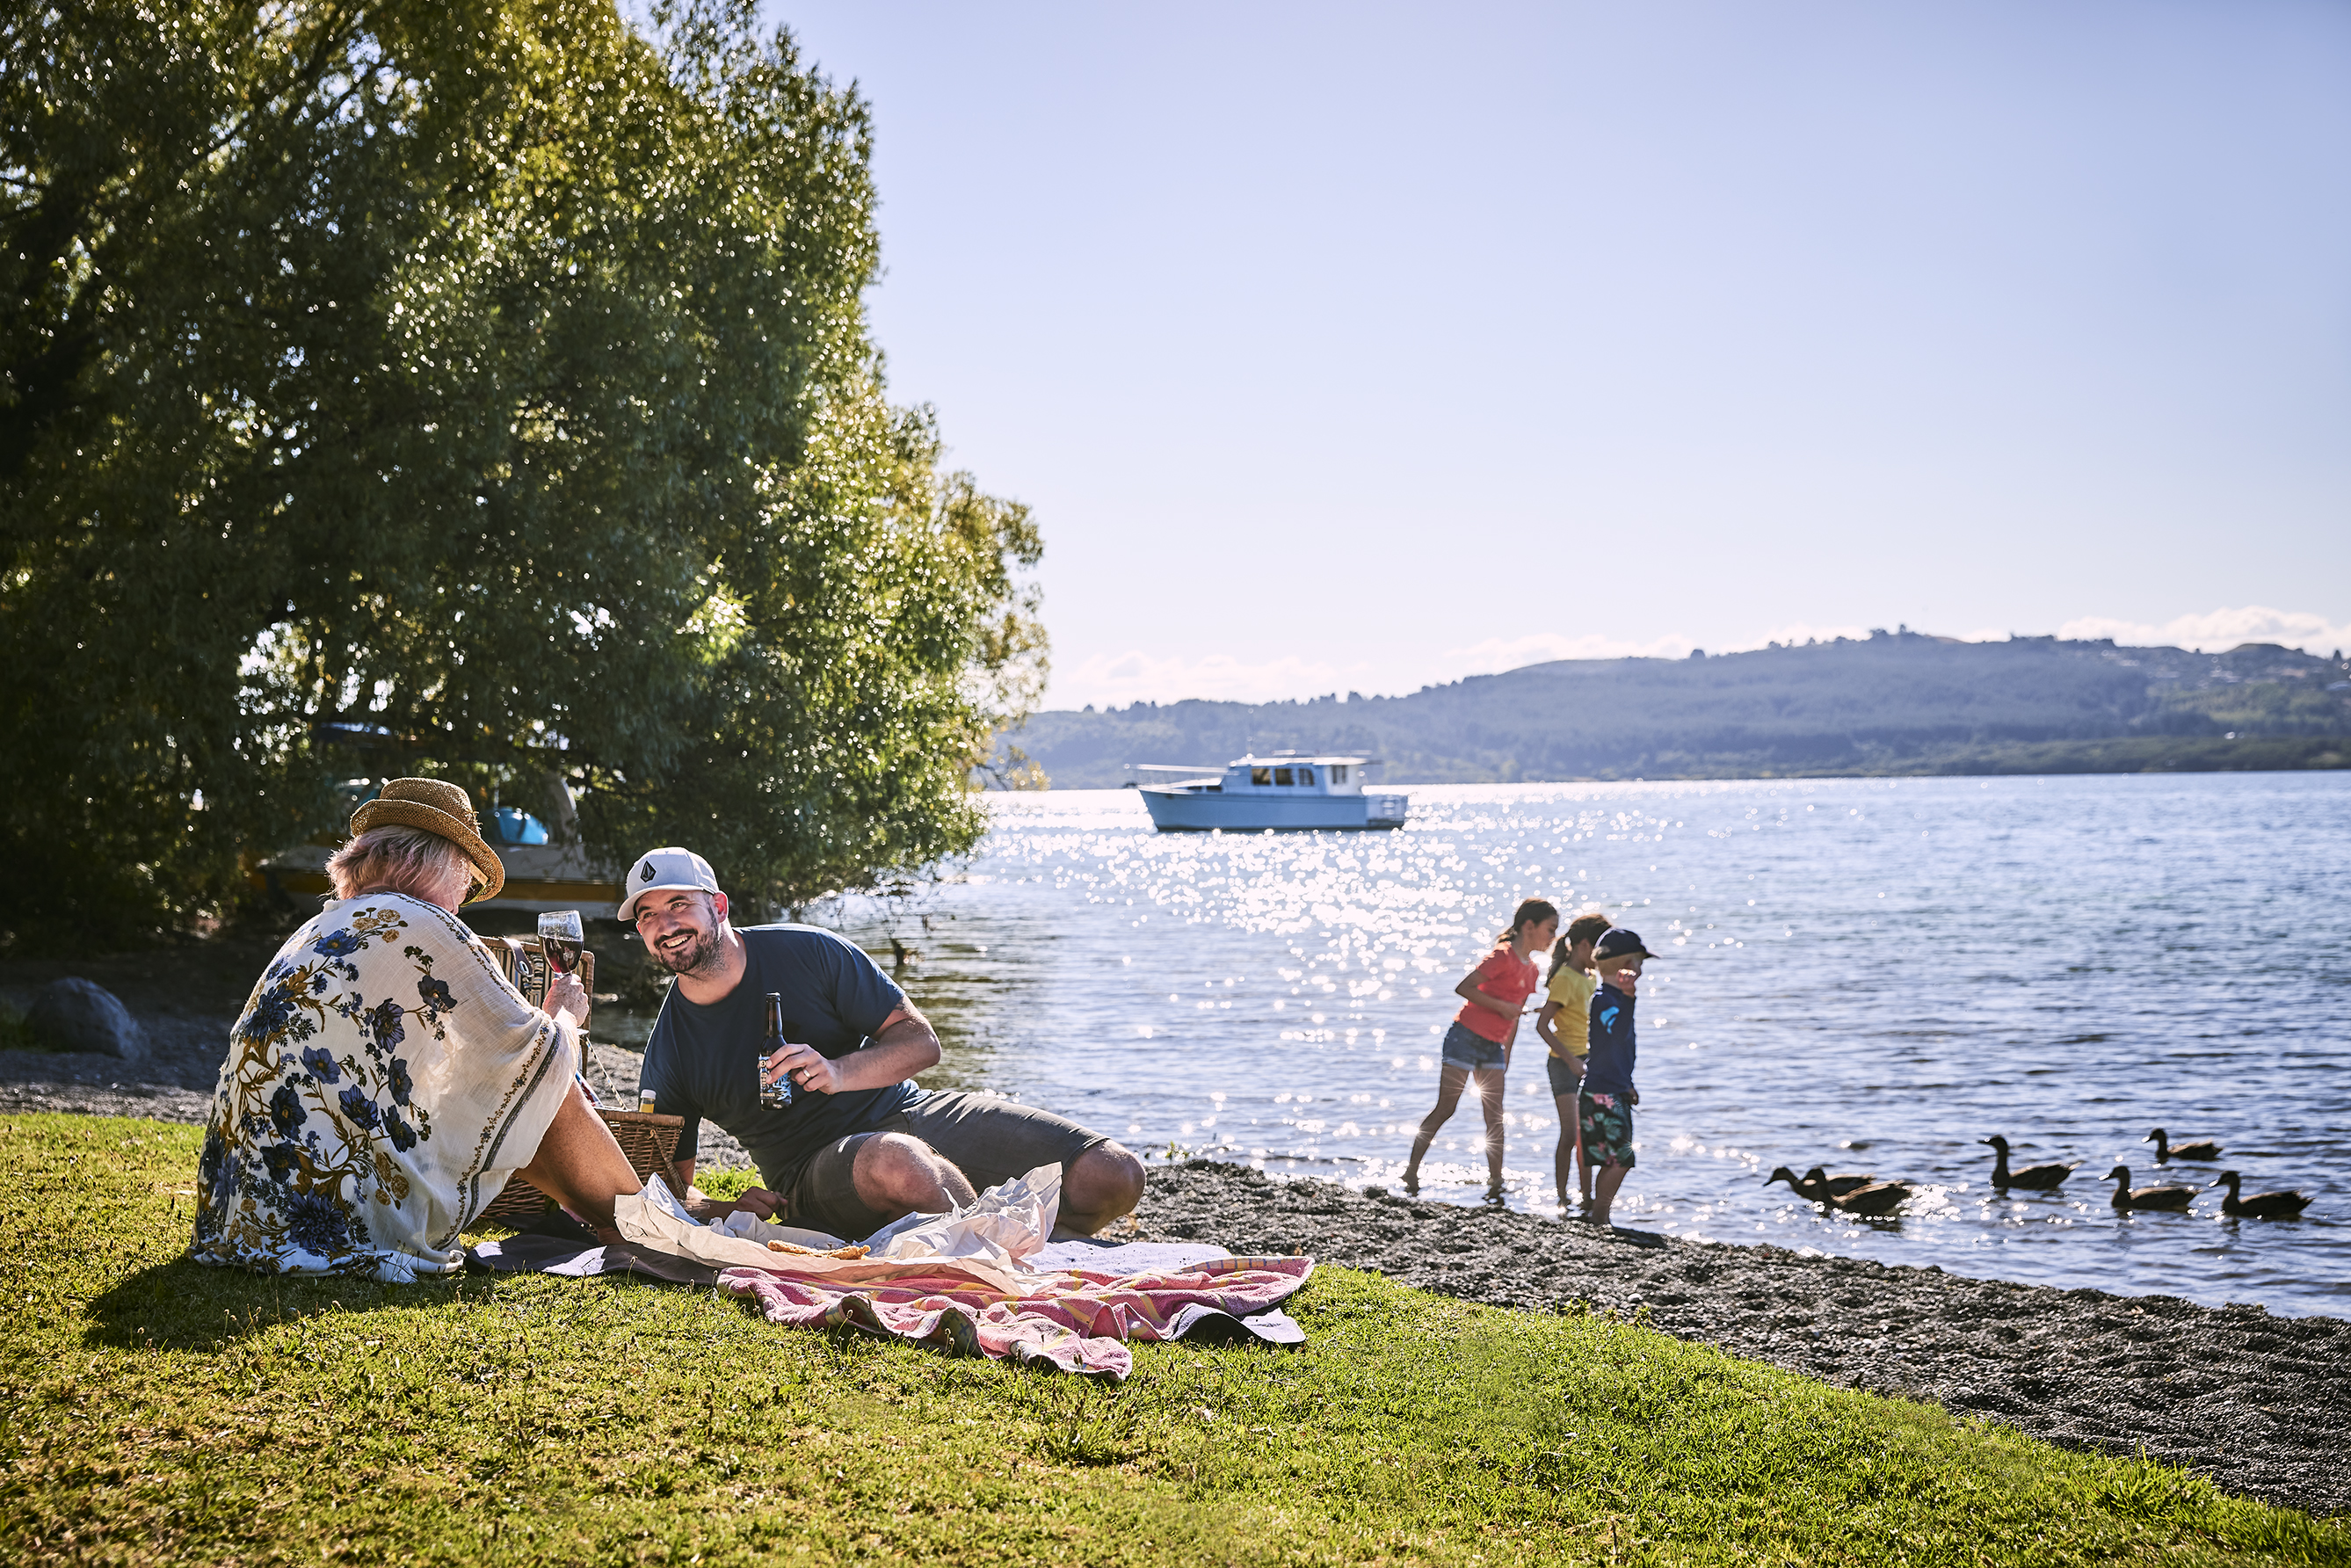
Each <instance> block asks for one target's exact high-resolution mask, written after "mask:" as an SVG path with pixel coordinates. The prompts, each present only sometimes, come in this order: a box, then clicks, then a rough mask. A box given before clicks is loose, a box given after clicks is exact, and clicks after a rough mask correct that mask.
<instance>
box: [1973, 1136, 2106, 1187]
mask: <svg viewBox="0 0 2351 1568" xmlns="http://www.w3.org/2000/svg"><path fill="white" fill-rule="evenodd" d="M1976 1141H1977V1142H1978V1143H1980V1144H1990V1145H1991V1185H1992V1186H1996V1187H2003V1188H2004V1187H2011V1186H2021V1187H2022V1188H2024V1189H2025V1190H2026V1191H2028V1192H2055V1191H2056V1190H2057V1189H2058V1188H2059V1187H2060V1186H2064V1182H2065V1178H2066V1177H2067V1176H2072V1175H2073V1174H2074V1166H2078V1165H2080V1164H2081V1163H2082V1162H2081V1161H2079V1160H2069V1161H2067V1162H2065V1163H2064V1165H2057V1164H2054V1163H2052V1164H2049V1165H2041V1166H2025V1167H2024V1168H2023V1169H2022V1170H2011V1169H2009V1168H2008V1140H2007V1139H2006V1138H2003V1137H2001V1135H2000V1134H1998V1133H1994V1134H1992V1135H1991V1137H1989V1138H1979V1139H1977V1140H1976Z"/></svg>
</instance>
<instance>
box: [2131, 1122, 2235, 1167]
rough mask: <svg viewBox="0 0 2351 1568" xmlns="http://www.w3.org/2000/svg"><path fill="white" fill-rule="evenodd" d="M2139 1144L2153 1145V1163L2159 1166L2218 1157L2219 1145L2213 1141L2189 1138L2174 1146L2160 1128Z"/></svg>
mask: <svg viewBox="0 0 2351 1568" xmlns="http://www.w3.org/2000/svg"><path fill="white" fill-rule="evenodd" d="M2139 1142H2140V1143H2142V1144H2153V1145H2155V1163H2156V1164H2157V1165H2159V1166H2161V1165H2168V1164H2170V1163H2171V1162H2172V1161H2173V1160H2217V1159H2219V1158H2220V1145H2219V1144H2218V1143H2216V1142H2215V1141H2214V1140H2212V1139H2210V1138H2190V1139H2189V1140H2188V1142H2186V1143H2184V1144H2175V1143H2173V1142H2171V1141H2170V1140H2169V1139H2168V1138H2166V1137H2165V1136H2164V1135H2163V1129H2162V1128H2160V1127H2158V1128H2157V1129H2156V1130H2155V1131H2154V1132H2152V1133H2149V1134H2147V1136H2146V1137H2144V1138H2141V1139H2140V1140H2139Z"/></svg>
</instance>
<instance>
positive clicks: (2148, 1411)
mask: <svg viewBox="0 0 2351 1568" xmlns="http://www.w3.org/2000/svg"><path fill="white" fill-rule="evenodd" d="M134 1006H135V1004H134ZM137 1011H138V1012H139V1013H140V1015H141V1023H142V1024H143V1025H144V1026H145V1027H146V1029H147V1030H148V1033H149V1039H150V1042H151V1044H150V1050H149V1051H148V1053H147V1055H146V1056H145V1057H144V1058H142V1059H141V1060H138V1061H124V1060H120V1059H116V1058H112V1057H105V1056H91V1055H81V1054H70V1053H62V1052H57V1053H52V1052H39V1051H0V1113H24V1112H65V1113H78V1114H89V1115H113V1116H136V1117H146V1118H151V1119H154V1120H158V1121H165V1122H182V1123H195V1122H201V1121H203V1120H204V1117H205V1116H206V1114H207V1113H209V1111H210V1108H211V1101H212V1092H213V1087H214V1081H215V1078H216V1076H217V1074H218V1072H219V1064H220V1044H219V1042H220V1039H221V1034H222V1031H223V1030H224V1029H225V1023H224V1021H223V1020H222V1019H219V1018H217V1017H216V1016H207V1014H208V1012H209V1009H206V1010H205V1012H198V1011H197V1010H196V1009H190V1010H189V1011H187V1012H180V1011H178V1010H177V1009H173V1010H172V1011H171V1012H167V1013H159V1012H158V1011H154V1010H150V1009H148V1008H138V1009H137ZM637 1063H638V1057H637V1055H636V1053H634V1052H632V1051H624V1050H622V1049H620V1048H618V1047H612V1046H596V1047H593V1048H592V1050H591V1052H590V1062H589V1077H590V1082H592V1083H594V1084H595V1086H596V1088H597V1090H598V1092H600V1093H601V1094H603V1095H604V1097H605V1099H606V1101H607V1103H612V1104H626V1103H629V1101H630V1100H631V1098H632V1095H633V1092H634V1089H635V1078H636V1068H637ZM699 1158H700V1160H701V1163H702V1164H703V1165H704V1166H705V1168H718V1167H722V1166H727V1165H732V1164H745V1163H747V1162H746V1161H744V1159H743V1157H742V1155H741V1151H740V1149H739V1147H738V1146H737V1145H735V1143H734V1140H733V1139H731V1138H728V1137H727V1136H726V1134H724V1133H722V1132H720V1131H719V1130H718V1129H716V1128H715V1127H707V1128H705V1130H704V1134H703V1140H702V1148H701V1150H700V1154H699ZM1122 1234H1123V1235H1124V1236H1126V1237H1127V1238H1128V1239H1150V1240H1169V1241H1208V1242H1214V1243H1216V1244H1217V1245H1219V1246H1223V1247H1226V1248H1228V1249H1231V1250H1233V1251H1235V1252H1239V1253H1249V1252H1272V1253H1278V1254H1286V1253H1289V1252H1292V1251H1301V1252H1308V1253H1311V1254H1312V1255H1313V1256H1314V1257H1315V1258H1316V1259H1317V1260H1319V1261H1322V1262H1325V1263H1331V1264H1335V1265H1338V1266H1341V1267H1344V1268H1353V1269H1363V1270H1370V1271H1374V1272H1377V1273H1380V1274H1384V1275H1385V1276H1387V1277H1388V1278H1390V1279H1392V1280H1395V1281H1397V1282H1399V1283H1401V1284H1405V1285H1410V1286H1413V1287H1416V1288H1418V1289H1422V1290H1426V1291H1433V1292H1436V1293H1437V1294H1441V1295H1447V1296H1452V1297H1455V1298H1458V1299H1460V1300H1463V1301H1479V1302H1482V1303H1485V1304H1488V1305H1491V1306H1498V1307H1509V1308H1516V1309H1520V1310H1527V1311H1534V1312H1559V1311H1562V1310H1566V1311H1578V1310H1583V1311H1595V1312H1613V1313H1615V1314H1617V1315H1619V1316H1622V1317H1625V1318H1637V1319H1638V1320H1639V1321H1645V1322H1647V1323H1648V1324H1649V1326H1651V1327H1654V1328H1656V1329H1657V1330H1659V1331H1660V1332H1662V1333H1668V1334H1671V1335H1673V1336H1674V1337H1676V1338H1678V1339H1683V1340H1688V1341H1692V1342H1696V1343H1706V1344H1710V1345H1713V1346H1715V1347H1716V1348H1718V1349H1720V1350H1723V1351H1725V1352H1728V1353H1729V1354H1734V1355H1738V1356H1742V1357H1746V1358H1749V1359H1751V1360H1756V1361H1762V1362H1767V1363H1770V1364H1772V1365H1775V1366H1780V1367H1783V1368H1785V1369H1787V1370H1789V1371H1792V1372H1797V1373H1802V1374H1803V1375H1808V1376H1813V1377H1817V1378H1820V1379H1822V1380H1823V1381H1825V1382H1829V1383H1834V1384H1838V1385H1843V1386H1846V1387H1853V1388H1860V1389H1865V1390H1868V1391H1870V1392H1873V1393H1878V1394H1885V1395H1891V1396H1896V1397H1901V1398H1907V1399H1916V1400H1921V1401H1925V1402H1928V1403H1932V1404H1935V1405H1937V1406H1941V1407H1942V1408H1944V1409H1946V1410H1948V1411H1949V1412H1950V1413H1951V1414H1952V1415H1953V1416H1959V1417H1963V1418H1964V1417H1970V1416H1978V1417H1982V1418H1985V1419H1989V1420H1993V1421H1998V1422H2001V1423H2003V1424H2005V1425H2007V1426H2010V1427H2014V1428H2016V1429H2017V1430H2019V1431H2022V1432H2024V1433H2026V1434H2027V1435H2029V1436H2032V1437H2041V1438H2044V1439H2046V1440H2048V1441H2051V1442H2053V1443H2057V1444H2059V1445H2061V1446H2064V1447H2068V1448H2082V1449H2088V1450H2091V1451H2095V1452H2099V1453H2105V1454H2131V1453H2136V1452H2138V1451H2139V1450H2140V1449H2141V1448H2144V1449H2145V1451H2146V1452H2147V1455H2148V1457H2150V1458H2156V1459H2158V1460H2161V1461H2163V1462H2165V1463H2168V1464H2176V1465H2183V1466H2186V1467H2189V1469H2194V1470H2196V1471H2198V1472H2199V1473H2201V1474H2204V1475H2206V1476H2209V1477H2210V1479H2212V1480H2213V1481H2214V1482H2215V1483H2216V1484H2218V1485H2219V1486H2220V1487H2222V1488H2223V1489H2225V1490H2230V1491H2232V1492H2237V1493H2240V1494H2242V1495H2245V1496H2249V1497H2254V1498H2259V1499H2261V1500H2264V1501H2268V1502H2273V1503H2281V1504H2284V1505H2286V1506H2289V1507H2294V1508H2299V1509H2301V1510H2303V1511H2305V1512H2308V1513H2311V1514H2314V1515H2320V1516H2332V1515H2340V1514H2344V1513H2346V1512H2351V1466H2346V1464H2344V1463H2343V1461H2342V1458H2341V1448H2342V1445H2341V1436H2340V1435H2341V1432H2342V1430H2343V1428H2344V1427H2345V1426H2346V1424H2351V1322H2347V1321H2346V1320H2344V1319H2340V1318H2333V1317H2325V1316H2309V1317H2284V1316H2277V1315H2273V1313H2271V1312H2269V1311H2268V1310H2267V1309H2266V1308H2264V1307H2261V1306H2254V1305H2241V1304H2240V1305H2231V1306H2225V1307H2206V1306H2199V1305H2197V1304H2196V1303H2193V1302H2190V1301H2184V1300H2182V1299H2180V1298H2179V1297H2176V1296H2164V1295H2148V1296H2123V1295H2115V1294H2111V1293H2108V1292H2106V1291H2093V1290H2082V1289H2074V1290H2068V1289H2062V1288H2059V1287H2054V1286H2046V1285H2025V1284H2018V1283H2013V1282H2010V1281H1999V1280H1983V1279H1976V1278H1971V1277H1969V1276H1964V1275H1958V1274H1949V1273H1946V1272H1944V1271H1943V1270H1941V1269H1940V1268H1939V1267H1938V1266H1935V1265H1928V1266H1926V1267H1924V1268H1915V1267H1908V1266H1902V1265H1888V1264H1885V1263H1880V1262H1876V1261H1875V1260H1864V1259H1854V1258H1843V1257H1836V1256H1833V1255H1819V1254H1812V1255H1806V1254H1804V1253H1800V1252H1797V1251H1795V1250H1792V1249H1787V1248H1782V1247H1773V1246H1770V1245H1761V1246H1758V1245H1753V1244H1748V1243H1728V1242H1708V1241H1693V1240H1686V1239H1677V1238H1669V1237H1666V1236H1662V1235H1656V1234H1651V1233H1646V1232H1637V1231H1626V1230H1618V1231H1614V1232H1609V1233H1601V1232H1596V1231H1593V1229H1591V1228H1589V1227H1586V1226H1582V1225H1576V1224H1570V1223H1563V1222H1562V1221H1560V1220H1557V1219H1552V1218H1546V1217H1543V1216H1539V1215H1533V1214H1528V1213H1524V1212H1520V1211H1517V1210H1509V1209H1502V1210H1495V1209H1485V1208H1467V1207H1457V1206H1454V1205H1449V1204H1443V1203H1435V1202H1427V1201H1422V1200H1416V1199H1407V1198H1405V1197H1401V1196H1395V1195H1389V1194H1386V1193H1384V1191H1383V1190H1382V1189H1380V1188H1377V1187H1372V1188H1366V1189H1364V1190H1363V1191H1360V1192H1359V1191H1355V1190H1353V1189H1351V1188H1348V1187H1345V1186H1341V1185H1339V1184H1337V1183H1335V1182H1331V1181H1327V1180H1322V1179H1319V1178H1315V1177H1311V1176H1280V1177H1276V1176H1267V1175H1266V1174H1265V1173H1263V1172H1261V1171H1257V1170H1253V1169H1250V1168H1249V1167H1248V1166H1240V1165H1234V1164H1227V1163H1224V1162H1219V1161H1214V1160H1207V1159H1193V1160H1190V1161H1186V1162H1185V1163H1183V1164H1180V1165H1154V1166H1151V1167H1150V1184H1149V1186H1148V1187H1147V1188H1146V1190H1145V1193H1144V1201H1143V1207H1142V1208H1141V1209H1140V1210H1139V1211H1138V1213H1137V1215H1136V1219H1135V1228H1134V1229H1133V1230H1127V1229H1126V1228H1123V1227H1121V1228H1117V1229H1115V1230H1114V1231H1113V1235H1122Z"/></svg>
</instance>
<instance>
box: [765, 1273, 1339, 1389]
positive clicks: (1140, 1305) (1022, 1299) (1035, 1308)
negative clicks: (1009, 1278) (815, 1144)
mask: <svg viewBox="0 0 2351 1568" xmlns="http://www.w3.org/2000/svg"><path fill="white" fill-rule="evenodd" d="M1313 1271H1314V1260H1312V1259H1311V1258H1219V1259H1216V1260H1211V1261H1208V1262H1202V1263H1187V1264H1184V1265H1181V1266H1178V1267H1175V1268H1169V1269H1158V1270H1146V1271H1144V1272H1142V1273H1133V1274H1118V1273H1110V1272H1096V1271H1094V1270H1084V1269H1081V1270H1074V1271H1071V1272H1067V1273H1057V1274H1041V1275H1039V1276H1037V1283H1036V1284H1035V1285H1034V1286H1033V1287H1024V1289H1022V1290H1021V1291H1019V1292H1018V1293H1014V1292H1008V1291H1000V1290H997V1289H995V1288H993V1287H991V1286H988V1285H985V1284H982V1283H981V1282H979V1281H977V1280H973V1279H971V1278H969V1277H967V1276H966V1275H963V1274H952V1273H946V1272H944V1271H942V1272H938V1273H910V1274H904V1275H900V1276H898V1277H897V1278H895V1279H890V1280H870V1281H864V1282H863V1283H860V1284H846V1283H843V1282H841V1281H838V1280H834V1279H828V1278H826V1277H825V1276H822V1275H818V1274H802V1273H795V1272H794V1271H792V1270H789V1269H729V1270H726V1272H725V1273H723V1274H721V1275H720V1276H719V1277H718V1286H719V1289H721V1290H724V1291H733V1292H734V1293H735V1294H737V1295H738V1296H751V1297H755V1298H757V1300H758V1303H759V1311H760V1313H761V1315H762V1316H764V1317H765V1318H766V1319H767V1320H768V1322H771V1323H789V1324H791V1325H793V1326H795V1327H799V1328H819V1327H821V1328H840V1327H843V1326H846V1325H849V1324H852V1323H853V1324H856V1325H858V1326H860V1327H862V1328H867V1329H872V1330H874V1331H877V1332H879V1333H886V1334H891V1335H893V1336H895V1337H896V1338H899V1339H903V1340H905V1341H906V1342H908V1343H914V1344H933V1345H937V1346H938V1347H940V1348H941V1349H943V1350H946V1351H947V1352H948V1353H949V1354H957V1355H992V1356H1009V1357H1011V1358H1012V1359H1014V1360H1016V1361H1022V1362H1029V1361H1045V1362H1050V1364H1053V1365H1055V1366H1058V1367H1060V1368H1061V1370H1062V1371H1064V1372H1082V1373H1088V1374H1092V1375H1098V1376H1106V1377H1109V1378H1112V1379H1113V1380H1115V1379H1118V1378H1123V1377H1124V1376H1125V1375H1127V1374H1128V1373H1129V1372H1131V1371H1133V1370H1134V1353H1133V1352H1131V1351H1129V1350H1128V1349H1127V1342H1130V1341H1135V1340H1141V1341H1144V1342H1145V1343H1152V1342H1156V1341H1160V1340H1172V1339H1180V1338H1182V1337H1183V1336H1184V1335H1185V1334H1186V1333H1187V1332H1189V1331H1190V1330H1191V1329H1192V1328H1193V1327H1195V1326H1196V1325H1197V1324H1199V1323H1201V1322H1202V1320H1203V1319H1206V1318H1214V1317H1217V1316H1218V1315H1219V1314H1224V1315H1229V1316H1230V1317H1232V1318H1249V1317H1252V1316H1255V1315H1257V1314H1259V1313H1261V1312H1270V1310H1271V1309H1272V1308H1274V1307H1276V1306H1278V1305H1280V1303H1281V1302H1282V1301H1287V1300H1289V1299H1290V1296H1292V1295H1294V1294H1295V1293H1296V1292H1297V1291H1298V1289H1299V1287H1301V1285H1303V1284H1305V1283H1306V1279H1307V1276H1308V1275H1310V1274H1311V1273H1312V1272H1313ZM1285 1322H1286V1320H1285ZM1284 1337H1290V1336H1284Z"/></svg>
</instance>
